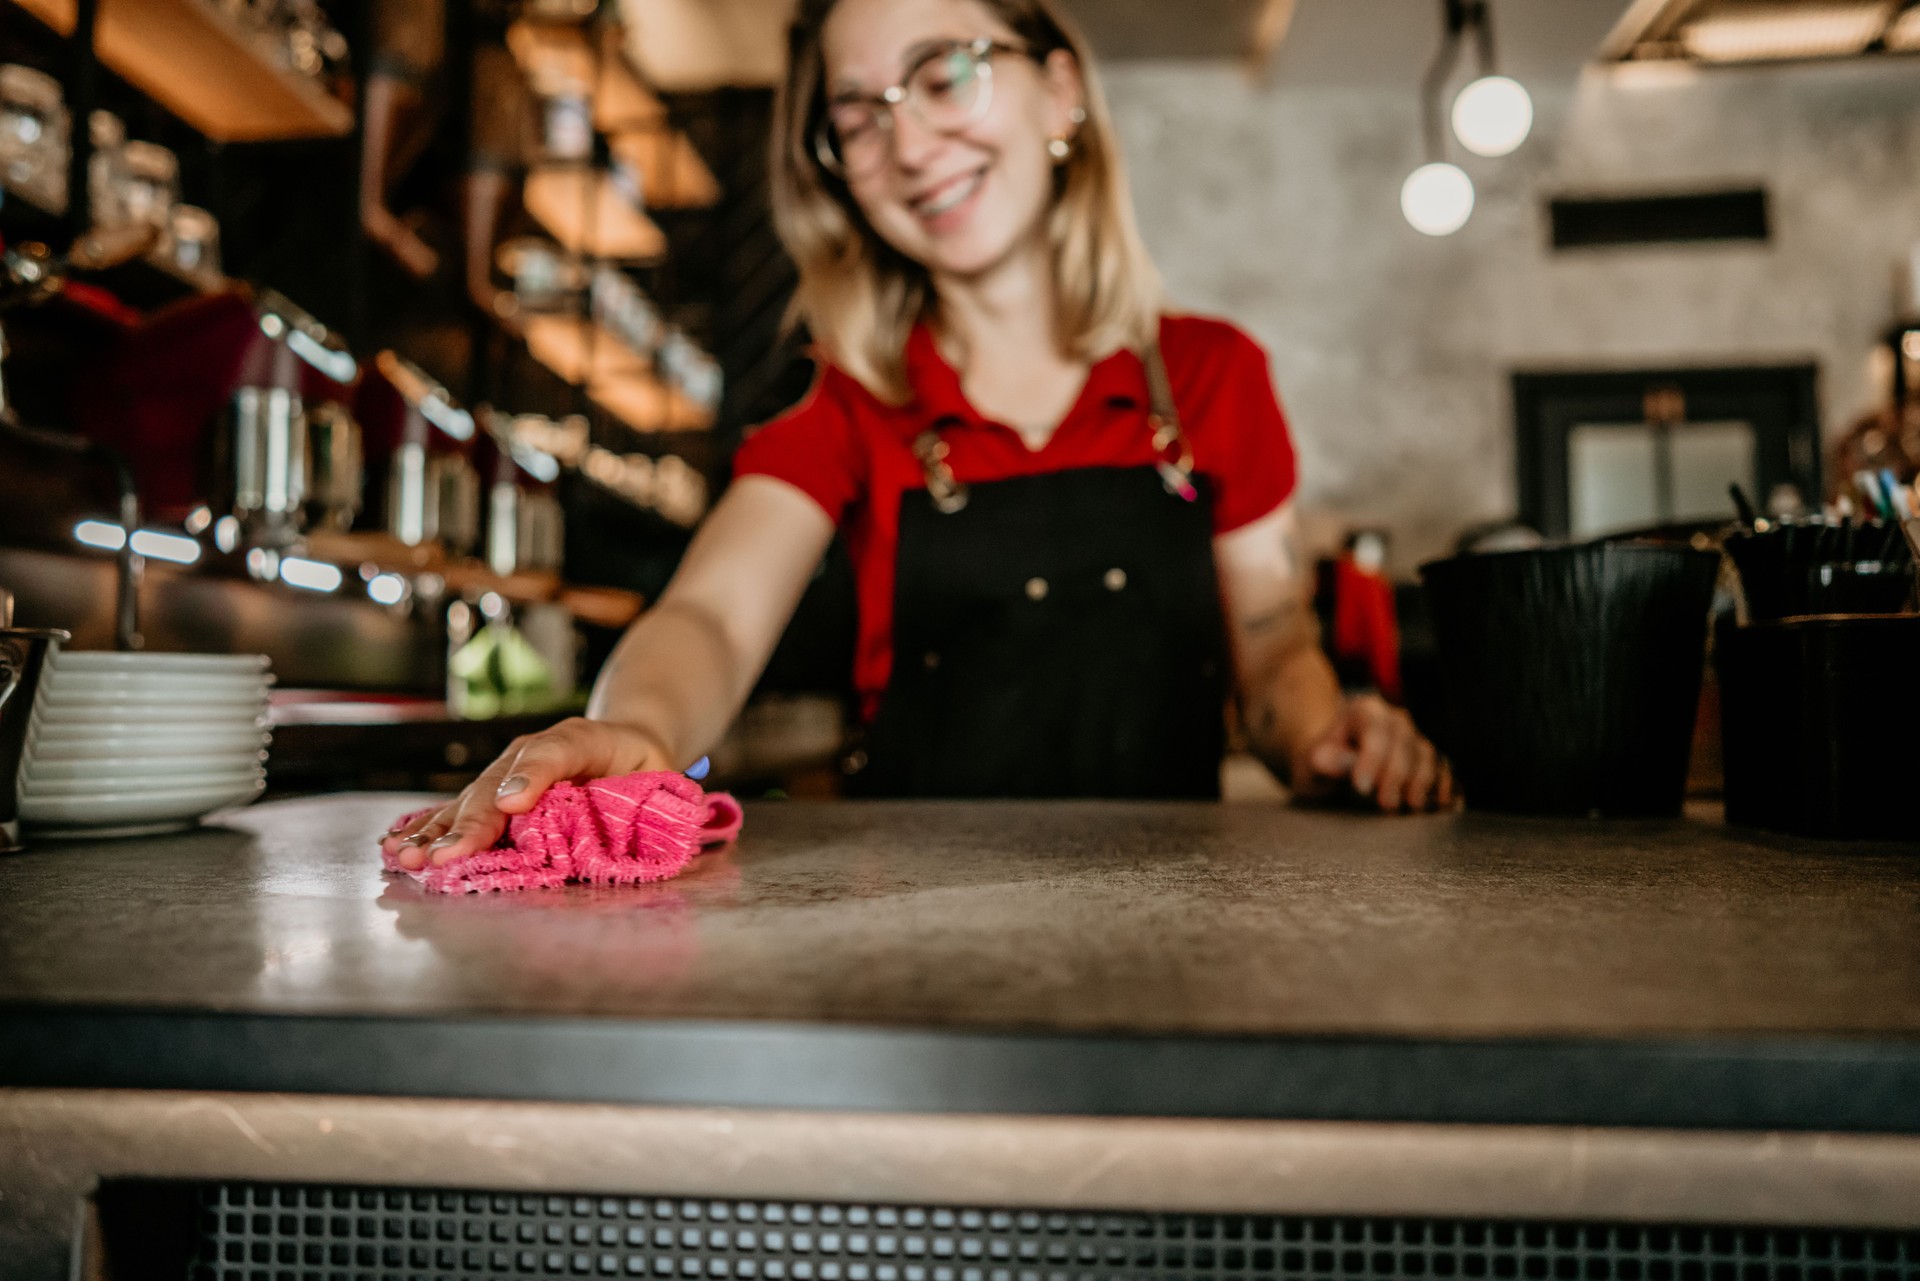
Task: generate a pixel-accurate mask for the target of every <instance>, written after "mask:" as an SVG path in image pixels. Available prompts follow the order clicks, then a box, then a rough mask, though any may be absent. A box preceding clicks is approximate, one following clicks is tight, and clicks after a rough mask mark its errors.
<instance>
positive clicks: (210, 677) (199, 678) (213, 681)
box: [47, 667, 274, 690]
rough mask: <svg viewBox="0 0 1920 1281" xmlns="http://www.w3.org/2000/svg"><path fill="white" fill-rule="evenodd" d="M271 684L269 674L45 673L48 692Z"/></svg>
mask: <svg viewBox="0 0 1920 1281" xmlns="http://www.w3.org/2000/svg"><path fill="white" fill-rule="evenodd" d="M272 684H274V675H273V673H272V672H251V671H249V672H133V671H90V670H86V669H82V670H79V671H75V670H73V669H71V668H66V667H54V668H52V669H50V670H49V671H48V673H47V688H48V689H59V690H65V689H75V690H82V689H84V690H121V689H127V690H200V689H235V688H238V689H264V688H266V687H267V686H269V685H272Z"/></svg>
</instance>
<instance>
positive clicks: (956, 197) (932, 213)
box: [920, 174, 982, 218]
mask: <svg viewBox="0 0 1920 1281" xmlns="http://www.w3.org/2000/svg"><path fill="white" fill-rule="evenodd" d="M981 177H982V175H980V174H975V175H974V176H973V177H971V178H969V179H968V180H967V181H965V182H963V183H961V184H960V185H959V186H958V187H955V188H954V189H953V190H952V191H950V192H948V193H947V194H946V195H944V196H942V197H940V199H938V200H935V201H931V202H929V203H927V204H923V205H921V206H920V216H921V217H922V218H937V217H939V216H940V215H941V214H943V213H945V212H947V210H949V209H955V208H958V207H959V205H960V202H961V201H963V200H965V199H966V198H967V197H968V196H971V195H972V194H973V193H974V192H975V191H976V190H978V189H979V186H980V179H981Z"/></svg>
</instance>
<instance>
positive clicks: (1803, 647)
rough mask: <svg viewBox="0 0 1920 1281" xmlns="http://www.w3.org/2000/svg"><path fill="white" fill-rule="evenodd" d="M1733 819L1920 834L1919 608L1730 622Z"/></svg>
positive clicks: (1722, 649)
mask: <svg viewBox="0 0 1920 1281" xmlns="http://www.w3.org/2000/svg"><path fill="white" fill-rule="evenodd" d="M1716 661H1717V663H1718V666H1719V672H1720V724H1721V738H1722V741H1723V743H1724V745H1725V746H1724V752H1725V768H1726V804H1727V821H1728V822H1729V823H1736V824H1739V825H1741V826H1745V827H1760V828H1766V829H1768V830H1770V831H1776V832H1789V833H1792V834H1794V835H1798V836H1822V837H1839V838H1854V839H1869V840H1871V839H1883V840H1913V841H1917V842H1920V806H1916V805H1915V799H1914V798H1915V797H1916V796H1917V795H1920V786H1917V784H1920V728H1916V727H1920V680H1916V676H1920V615H1913V614H1886V615H1872V614H1868V615H1820V616H1811V617H1805V618H1788V619H1783V620H1780V621H1778V622H1766V623H1754V624H1751V625H1749V626H1746V627H1730V628H1725V629H1723V630H1722V631H1721V633H1720V636H1719V644H1718V646H1717V653H1716Z"/></svg>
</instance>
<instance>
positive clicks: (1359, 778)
mask: <svg viewBox="0 0 1920 1281" xmlns="http://www.w3.org/2000/svg"><path fill="white" fill-rule="evenodd" d="M1353 790H1354V791H1356V792H1358V793H1360V795H1362V796H1368V795H1371V794H1372V792H1373V778H1372V776H1370V775H1367V774H1355V775H1354V776H1353Z"/></svg>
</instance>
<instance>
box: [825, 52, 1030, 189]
mask: <svg viewBox="0 0 1920 1281" xmlns="http://www.w3.org/2000/svg"><path fill="white" fill-rule="evenodd" d="M959 49H964V50H966V51H967V53H968V54H970V55H971V56H972V57H973V59H974V61H975V62H977V63H979V65H980V69H981V71H982V72H983V73H984V74H983V76H982V86H981V87H982V88H983V89H984V91H985V92H984V94H983V95H982V97H981V99H980V102H979V105H977V106H975V107H974V109H973V118H972V119H971V120H968V121H967V122H966V123H967V124H975V123H978V122H979V121H980V120H981V119H982V118H983V117H984V116H985V115H986V114H987V112H988V111H989V110H990V109H991V108H992V106H993V55H994V54H996V53H1011V54H1017V55H1019V56H1020V57H1023V58H1034V57H1037V56H1038V55H1036V54H1035V52H1034V50H1033V49H1032V48H1031V47H1029V46H1027V45H1020V44H1009V43H1007V42H1006V41H1005V40H996V39H994V38H993V37H992V36H981V37H980V38H979V39H977V40H949V41H943V42H941V43H940V44H937V45H935V46H934V47H933V48H931V49H928V50H927V51H926V52H925V53H924V54H922V55H921V56H920V57H918V58H916V59H914V61H913V65H912V66H910V67H908V68H907V71H906V74H905V75H903V76H901V77H900V80H899V83H897V84H891V85H888V86H887V87H886V88H885V89H882V90H881V91H880V92H879V93H877V94H864V95H859V96H852V95H846V96H842V97H839V98H834V99H829V100H828V101H827V104H826V107H825V109H823V110H822V111H821V113H820V122H819V124H817V125H816V126H814V131H813V158H814V160H815V161H816V162H817V163H818V164H819V165H820V167H821V168H822V169H824V170H826V171H827V172H828V173H830V174H832V175H833V176H834V177H836V178H838V179H840V181H842V182H848V181H851V179H850V178H849V177H848V172H847V167H846V164H845V163H844V162H843V161H842V160H841V159H840V158H839V157H838V156H836V155H834V153H833V147H832V146H831V145H830V143H829V142H828V138H829V137H830V135H831V133H832V130H833V116H832V111H833V108H834V106H835V105H837V104H840V103H865V104H868V105H870V106H875V107H879V108H881V110H880V112H879V113H878V114H877V115H876V116H875V117H874V119H875V121H876V123H877V122H880V121H884V122H885V123H884V124H881V125H880V126H879V127H880V128H881V130H882V131H883V132H884V133H885V134H886V135H887V137H888V138H889V139H891V138H892V137H893V131H894V114H893V113H894V111H895V110H897V109H898V108H899V107H901V106H904V105H906V104H907V84H908V82H910V81H911V80H912V79H913V78H914V77H915V76H916V75H918V74H919V73H920V70H921V68H923V67H925V66H926V65H927V64H928V63H930V62H932V61H934V60H935V59H936V58H941V57H945V56H947V55H948V54H951V53H953V52H954V51H955V50H959ZM921 123H922V124H925V123H926V121H925V119H924V118H922V120H921ZM927 127H928V128H933V126H931V125H928V126H927ZM961 127H962V128H964V127H965V126H964V125H963V126H961ZM939 132H942V133H945V132H947V131H945V130H940V131H939Z"/></svg>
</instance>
